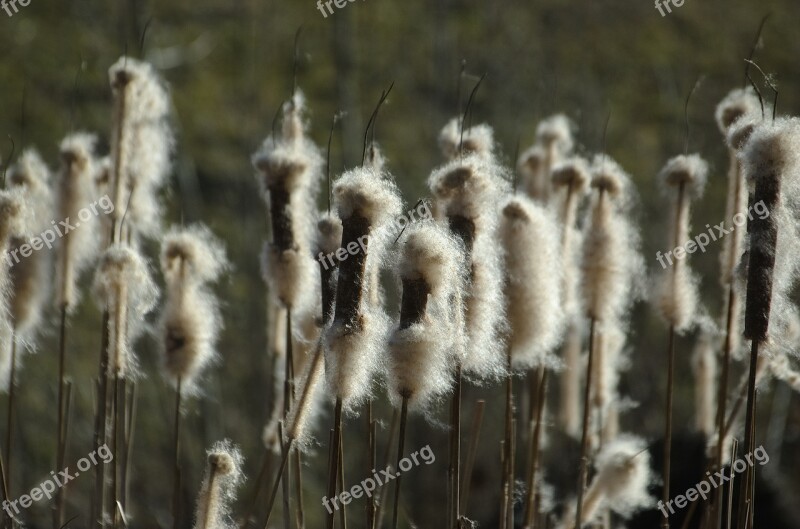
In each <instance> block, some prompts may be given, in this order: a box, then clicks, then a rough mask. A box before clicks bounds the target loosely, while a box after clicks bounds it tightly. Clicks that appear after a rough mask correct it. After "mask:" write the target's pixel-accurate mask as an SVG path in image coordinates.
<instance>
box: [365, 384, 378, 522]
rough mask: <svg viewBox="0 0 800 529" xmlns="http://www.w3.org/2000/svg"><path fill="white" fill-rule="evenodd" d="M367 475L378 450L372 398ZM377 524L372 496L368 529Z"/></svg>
mask: <svg viewBox="0 0 800 529" xmlns="http://www.w3.org/2000/svg"><path fill="white" fill-rule="evenodd" d="M367 448H368V452H367V453H368V456H367V476H369V475H371V474H372V469H374V468H375V465H376V464H377V462H376V460H375V459H376V455H377V454H376V450H377V447H376V446H375V420H374V419H373V417H372V399H369V400H368V401H367ZM374 525H375V501H374V500H373V499H372V497H370V498H367V526H366V527H367V529H372V528H373V526H374Z"/></svg>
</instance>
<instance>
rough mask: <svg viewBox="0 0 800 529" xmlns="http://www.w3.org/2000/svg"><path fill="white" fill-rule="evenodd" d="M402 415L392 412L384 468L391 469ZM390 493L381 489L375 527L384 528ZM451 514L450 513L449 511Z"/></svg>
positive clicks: (384, 454)
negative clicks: (395, 435)
mask: <svg viewBox="0 0 800 529" xmlns="http://www.w3.org/2000/svg"><path fill="white" fill-rule="evenodd" d="M399 415H400V413H399V412H398V411H397V408H395V409H394V411H393V412H392V423H391V424H390V425H389V435H388V437H387V439H388V440H389V442H388V443H386V449H385V450H384V451H383V467H384V468H389V465H390V462H389V458H390V457H391V454H392V439H394V432H395V430H396V429H397V421H398V419H399ZM388 493H389V487H383V488H382V489H381V498H380V500H379V501H378V510H377V512H376V513H375V527H376V528H380V527H382V526H383V514H384V513H385V512H386V511H385V509H384V508H383V507H384V505H386V496H387V495H388ZM448 512H449V511H448Z"/></svg>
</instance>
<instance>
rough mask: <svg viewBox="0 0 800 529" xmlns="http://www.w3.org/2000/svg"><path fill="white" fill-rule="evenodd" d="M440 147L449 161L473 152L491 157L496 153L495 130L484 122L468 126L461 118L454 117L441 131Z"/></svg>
mask: <svg viewBox="0 0 800 529" xmlns="http://www.w3.org/2000/svg"><path fill="white" fill-rule="evenodd" d="M439 147H440V148H441V150H442V155H444V157H445V159H446V160H448V161H450V160H453V159H455V158H456V157H458V156H459V155H466V154H472V153H475V154H478V155H479V156H486V157H490V156H492V155H493V153H494V131H493V130H492V128H491V127H490V126H488V125H483V124H482V125H475V126H474V127H468V128H467V127H464V123H463V121H462V119H461V118H453V119H451V120H450V121H449V122H448V123H447V125H445V126H444V128H443V129H442V131H441V132H440V133H439Z"/></svg>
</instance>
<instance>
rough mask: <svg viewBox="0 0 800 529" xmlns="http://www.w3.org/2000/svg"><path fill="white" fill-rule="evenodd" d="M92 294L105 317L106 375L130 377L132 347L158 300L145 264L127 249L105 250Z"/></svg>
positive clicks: (134, 359)
mask: <svg viewBox="0 0 800 529" xmlns="http://www.w3.org/2000/svg"><path fill="white" fill-rule="evenodd" d="M93 291H94V296H95V299H96V300H97V304H98V305H99V306H100V307H101V308H102V309H104V310H107V311H108V313H109V319H108V333H109V340H108V343H109V366H108V369H109V373H110V374H112V375H119V376H121V377H129V376H132V375H134V374H135V371H136V365H137V364H136V358H135V355H134V354H133V344H134V343H135V341H136V339H137V338H138V337H139V336H140V335H141V333H142V331H143V330H144V323H145V322H144V317H145V315H146V314H147V313H149V312H150V311H151V310H153V308H154V307H155V304H156V301H157V300H158V288H157V287H156V284H155V282H154V281H153V279H152V277H151V275H150V271H149V268H148V265H147V262H146V261H145V259H144V257H142V256H141V255H140V254H139V253H138V252H137V251H135V250H133V249H132V248H130V247H126V246H120V245H113V246H111V247H109V248H108V249H107V250H106V251H105V253H103V255H102V256H101V257H100V261H99V263H98V265H97V270H96V271H95V276H94V286H93Z"/></svg>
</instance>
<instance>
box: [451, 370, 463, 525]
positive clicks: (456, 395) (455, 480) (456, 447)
mask: <svg viewBox="0 0 800 529" xmlns="http://www.w3.org/2000/svg"><path fill="white" fill-rule="evenodd" d="M455 379H456V385H455V391H454V392H453V402H452V410H451V415H450V476H451V480H450V486H451V487H452V488H451V500H450V501H451V502H452V503H451V508H452V523H453V527H455V528H456V529H458V528H459V527H460V526H461V503H460V498H459V496H460V494H461V492H460V489H461V487H460V485H461V386H462V380H461V362H458V363H457V364H456V373H455Z"/></svg>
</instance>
